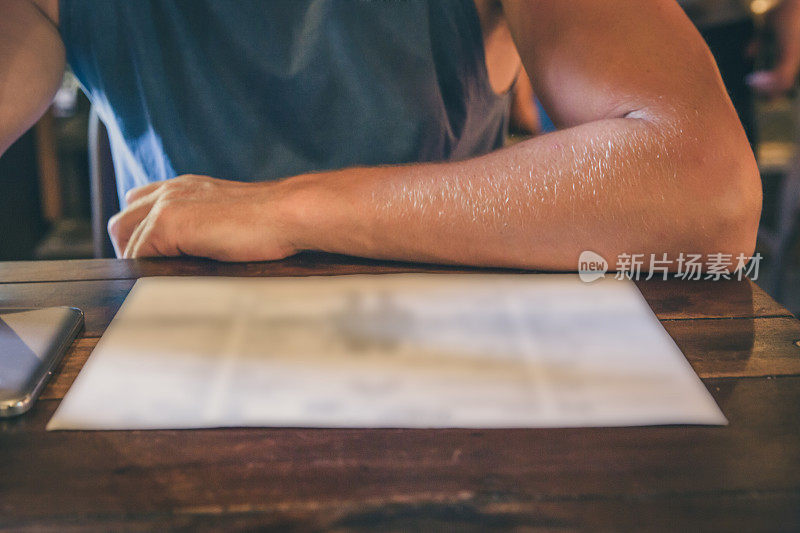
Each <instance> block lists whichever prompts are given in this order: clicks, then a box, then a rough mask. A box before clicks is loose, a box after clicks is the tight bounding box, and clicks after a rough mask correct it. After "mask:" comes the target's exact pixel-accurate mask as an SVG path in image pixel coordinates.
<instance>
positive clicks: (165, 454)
mask: <svg viewBox="0 0 800 533" xmlns="http://www.w3.org/2000/svg"><path fill="white" fill-rule="evenodd" d="M410 271H426V272H451V271H456V270H455V269H453V268H447V267H428V266H425V267H420V266H413V265H406V264H399V263H378V262H373V261H367V260H360V259H352V258H345V257H340V256H331V255H311V254H306V255H301V256H298V257H294V258H291V259H289V260H286V261H281V262H276V263H263V264H238V265H237V264H221V263H213V262H207V261H199V260H150V261H118V260H86V261H60V262H32V263H27V262H21V263H0V305H2V306H48V305H72V306H77V307H80V308H81V309H83V310H84V312H85V314H86V329H85V331H84V333H83V335H82V336H81V338H80V339H79V340H78V341H77V342H76V343H75V345H74V346H73V347H72V349H71V350H70V352H69V354H68V355H67V356H66V359H65V361H64V363H63V364H62V365H61V368H60V370H59V371H58V372H57V374H56V375H55V377H54V379H53V380H52V381H51V383H50V385H49V386H48V387H47V389H46V390H45V392H44V394H43V398H42V400H41V401H39V402H38V404H37V405H36V406H35V407H34V408H33V410H32V411H31V412H30V413H28V414H26V415H24V416H22V417H18V418H16V419H12V420H8V421H5V422H1V423H0V526H5V527H6V528H9V529H15V530H16V529H26V528H27V529H36V530H40V529H47V530H52V531H65V530H70V529H95V530H108V529H120V528H123V529H144V530H149V529H174V528H190V529H201V530H216V529H218V528H220V527H226V528H239V529H249V528H256V527H264V526H271V527H273V528H275V529H279V530H303V531H305V530H309V529H312V530H314V529H337V530H349V529H365V530H373V529H383V530H385V529H391V530H405V529H409V528H410V529H417V530H429V529H443V528H453V529H454V530H459V531H461V530H466V531H469V530H475V531H490V530H508V529H518V530H528V529H548V530H549V529H567V530H571V529H592V530H596V529H602V530H626V529H637V530H638V529H646V530H649V529H655V530H676V531H677V530H686V529H703V530H714V531H721V530H722V531H760V530H763V531H777V530H786V531H788V530H794V531H798V530H800V346H798V341H800V322H798V321H797V320H795V319H794V318H793V317H792V315H791V314H790V313H789V312H788V311H786V310H785V309H784V308H782V307H781V306H780V305H778V304H777V303H775V302H774V301H773V300H772V299H771V298H770V297H769V296H767V295H766V294H765V293H764V292H763V291H761V290H760V289H759V288H758V287H756V286H755V285H754V284H752V283H750V282H736V281H722V282H711V281H679V280H670V281H650V282H640V283H639V287H640V289H641V291H642V293H643V294H644V296H645V297H646V298H647V301H648V302H649V303H650V305H651V307H652V308H653V310H654V311H655V312H656V314H657V315H658V317H659V319H660V320H661V322H662V324H663V325H664V327H665V328H666V329H667V331H668V332H669V333H670V334H671V335H672V337H673V338H674V339H675V341H676V342H677V343H678V346H680V348H681V349H682V350H683V352H684V353H685V354H686V357H687V358H688V360H689V361H690V362H691V364H692V366H693V367H694V368H695V370H696V371H697V373H698V374H699V375H700V377H701V378H703V381H704V383H705V384H706V386H707V387H708V389H709V390H710V391H711V393H712V394H713V396H714V398H716V400H717V402H718V403H719V405H720V407H721V408H722V410H723V412H724V413H725V415H726V416H727V417H728V419H729V420H730V426H728V427H691V426H671V427H669V426H668V427H637V428H596V429H545V430H519V429H517V430H481V431H475V430H401V429H394V430H383V429H382V430H330V429H212V430H191V431H98V432H81V431H70V432H53V433H47V432H45V431H44V426H45V423H46V422H47V420H48V419H49V417H50V416H51V415H52V413H53V410H54V409H55V408H56V406H57V405H58V402H59V400H60V399H61V398H62V397H63V395H64V393H65V392H66V391H67V389H68V388H69V386H70V384H71V383H72V381H73V379H75V376H76V375H77V373H78V371H79V370H80V368H81V366H82V365H83V363H84V362H85V361H86V358H87V357H88V356H89V353H90V352H91V350H92V348H93V347H94V345H95V343H96V342H97V339H98V337H99V336H100V335H101V334H102V333H103V330H104V329H105V328H106V326H107V325H108V323H109V321H110V320H111V318H112V317H113V316H114V313H115V312H116V311H117V309H118V308H119V305H120V304H121V303H122V301H123V299H124V298H125V295H126V294H127V293H128V291H129V290H130V288H131V286H132V285H133V283H134V281H135V279H136V278H138V277H141V276H152V275H164V274H170V275H201V274H202V275H232V276H287V275H300V276H305V275H315V274H321V275H331V274H353V273H388V272H410Z"/></svg>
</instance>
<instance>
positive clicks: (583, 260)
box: [578, 250, 608, 283]
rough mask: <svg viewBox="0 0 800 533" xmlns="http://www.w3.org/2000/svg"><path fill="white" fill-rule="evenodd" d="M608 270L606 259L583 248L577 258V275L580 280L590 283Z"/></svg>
mask: <svg viewBox="0 0 800 533" xmlns="http://www.w3.org/2000/svg"><path fill="white" fill-rule="evenodd" d="M606 272H608V261H606V260H605V259H604V258H603V256H602V255H600V254H597V253H595V252H593V251H591V250H584V251H583V252H581V256H580V257H579V258H578V276H579V277H580V278H581V281H583V282H585V283H591V282H593V281H595V280H597V279H600V278H604V277H605V276H606Z"/></svg>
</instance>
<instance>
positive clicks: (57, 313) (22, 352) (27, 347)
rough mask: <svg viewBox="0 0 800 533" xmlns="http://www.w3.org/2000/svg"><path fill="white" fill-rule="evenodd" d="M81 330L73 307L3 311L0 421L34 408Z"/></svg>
mask: <svg viewBox="0 0 800 533" xmlns="http://www.w3.org/2000/svg"><path fill="white" fill-rule="evenodd" d="M81 328H83V312H82V311H81V310H80V309H75V308H74V307H47V308H42V309H3V308H0V418H5V417H10V416H16V415H20V414H22V413H24V412H25V411H27V410H28V409H30V408H31V406H32V405H33V402H34V401H35V400H36V398H37V397H38V396H39V393H40V392H41V391H42V389H43V388H44V386H45V384H46V383H47V380H48V379H49V378H50V376H51V375H52V374H53V370H55V368H56V366H57V365H58V362H59V361H61V358H62V357H63V356H64V353H65V352H66V351H67V349H68V348H69V346H70V344H72V341H73V340H75V337H76V336H77V335H78V333H79V332H80V330H81Z"/></svg>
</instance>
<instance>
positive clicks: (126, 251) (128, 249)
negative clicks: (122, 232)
mask: <svg viewBox="0 0 800 533" xmlns="http://www.w3.org/2000/svg"><path fill="white" fill-rule="evenodd" d="M146 227H147V219H145V220H142V221H141V222H139V224H138V225H137V226H136V228H134V230H133V232H132V233H131V236H130V238H129V239H128V240H127V242H126V243H125V247H122V246H120V248H121V249H122V258H123V259H131V258H133V251H134V250H135V249H136V245H137V243H138V242H139V239H141V237H142V234H143V233H144V231H145V229H146Z"/></svg>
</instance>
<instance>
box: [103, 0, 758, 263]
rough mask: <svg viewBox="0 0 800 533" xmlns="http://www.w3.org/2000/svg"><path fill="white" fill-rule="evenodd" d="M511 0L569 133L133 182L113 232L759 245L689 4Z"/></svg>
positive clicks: (334, 243) (183, 243) (569, 255)
mask: <svg viewBox="0 0 800 533" xmlns="http://www.w3.org/2000/svg"><path fill="white" fill-rule="evenodd" d="M503 8H504V10H505V14H506V18H507V20H509V21H510V26H511V31H512V34H513V36H514V40H515V43H516V46H517V48H518V50H519V52H520V56H521V57H522V60H523V63H524V66H525V68H526V69H527V71H528V72H529V73H530V74H531V79H532V80H533V81H534V89H535V91H536V94H537V95H539V97H540V98H541V100H542V101H543V103H544V104H545V106H546V107H547V108H548V111H549V112H550V113H552V117H553V118H554V120H555V121H556V123H557V124H558V125H559V126H560V127H561V128H564V129H562V130H561V131H559V132H556V133H552V134H548V135H544V136H541V137H537V138H534V139H531V140H529V141H526V142H523V143H519V144H516V145H514V146H512V147H509V148H507V149H503V150H500V151H497V152H494V153H491V154H488V155H486V156H483V157H478V158H474V159H470V160H466V161H460V162H450V163H441V164H417V165H407V166H390V167H380V168H353V169H345V170H341V171H337V172H329V173H324V174H311V175H304V176H298V177H295V178H291V179H288V180H285V181H283V182H280V183H277V184H275V183H266V184H257V185H240V184H237V185H231V184H227V183H220V182H218V180H211V179H210V178H204V177H187V178H178V179H177V180H173V182H166V183H162V184H154V185H150V186H146V187H144V188H142V189H139V190H136V191H133V192H132V193H131V195H130V197H129V198H130V200H133V204H132V205H131V206H130V207H129V209H128V210H127V211H126V212H125V213H123V214H122V215H121V216H119V217H117V218H116V219H115V220H112V224H111V230H112V235H114V236H115V238H116V240H117V241H118V243H119V244H120V245H121V249H126V255H128V256H137V255H156V254H163V255H173V254H176V253H181V252H183V253H189V254H193V255H204V256H209V257H216V258H220V259H229V260H230V259H232V260H252V259H276V258H279V257H282V256H284V255H286V254H288V253H292V252H294V251H297V250H300V249H314V250H324V251H331V252H340V253H347V254H354V255H362V256H368V257H376V258H391V259H405V260H413V261H435V262H448V263H467V264H477V265H503V266H515V267H528V268H546V269H559V270H562V269H563V270H574V269H575V268H576V265H577V258H578V255H579V254H580V252H581V251H583V250H585V249H592V250H594V251H597V252H599V253H600V254H602V255H604V256H605V257H607V258H614V257H616V256H617V255H618V254H620V253H651V252H652V253H664V252H666V253H669V254H673V255H676V254H677V253H678V252H681V251H683V252H697V253H713V252H725V253H733V254H736V253H740V252H741V253H745V254H749V253H751V252H752V250H753V247H754V243H755V235H756V229H757V224H758V217H759V211H760V205H761V204H760V202H761V197H760V195H761V192H760V185H759V178H758V174H757V169H756V166H755V161H754V158H753V155H752V152H751V151H750V148H749V145H748V143H747V140H746V138H745V136H744V133H743V131H742V128H741V125H740V123H739V121H738V118H737V117H736V114H735V112H734V110H733V108H732V106H731V104H730V101H729V100H728V98H727V96H726V93H725V90H724V87H723V85H722V82H721V80H720V78H719V75H718V73H717V70H716V68H715V66H714V64H713V61H712V59H711V55H710V53H709V52H708V49H707V48H706V47H705V45H704V43H703V42H702V40H701V38H700V36H699V34H697V32H696V31H695V30H694V28H693V26H692V25H691V24H690V23H689V21H688V20H687V19H686V17H685V15H684V14H683V12H682V11H681V10H680V8H679V7H678V6H677V4H675V3H674V2H672V1H667V0H649V1H648V2H641V1H640V0H619V1H615V2H605V1H604V2H597V1H596V0H574V1H571V2H564V1H563V0H537V1H529V2H514V1H508V2H505V3H504V4H503ZM198 184H199V185H198ZM221 199H222V200H221ZM197 213H202V214H203V215H202V216H198V214H197ZM209 213H212V214H213V215H211V216H209V215H208V214H209ZM190 227H192V228H195V229H187V228H190ZM244 228H254V229H244Z"/></svg>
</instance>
